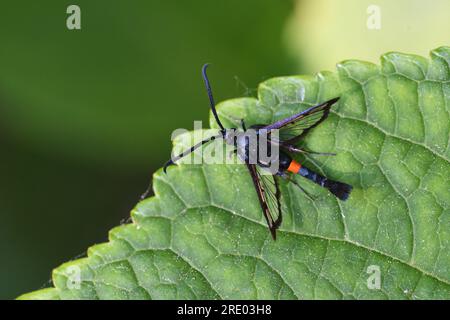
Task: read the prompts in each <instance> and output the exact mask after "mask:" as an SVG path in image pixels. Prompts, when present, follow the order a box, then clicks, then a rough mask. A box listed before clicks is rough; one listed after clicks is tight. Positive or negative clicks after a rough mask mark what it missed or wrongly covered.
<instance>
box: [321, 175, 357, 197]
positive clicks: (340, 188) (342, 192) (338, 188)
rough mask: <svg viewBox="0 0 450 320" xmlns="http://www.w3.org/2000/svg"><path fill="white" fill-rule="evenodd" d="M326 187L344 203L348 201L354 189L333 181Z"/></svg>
mask: <svg viewBox="0 0 450 320" xmlns="http://www.w3.org/2000/svg"><path fill="white" fill-rule="evenodd" d="M324 187H325V188H327V189H328V190H330V192H331V193H332V194H334V195H335V196H336V197H338V198H339V199H341V200H343V201H345V200H347V198H348V196H349V195H350V192H351V191H352V189H353V187H352V186H351V185H349V184H346V183H343V182H339V181H333V180H327V181H326V182H325V185H324Z"/></svg>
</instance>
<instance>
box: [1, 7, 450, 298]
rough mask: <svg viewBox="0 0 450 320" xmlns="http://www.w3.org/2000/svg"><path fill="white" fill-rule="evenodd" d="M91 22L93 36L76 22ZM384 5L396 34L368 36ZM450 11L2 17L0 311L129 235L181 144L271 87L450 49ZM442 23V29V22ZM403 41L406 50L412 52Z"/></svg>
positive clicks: (48, 10)
mask: <svg viewBox="0 0 450 320" xmlns="http://www.w3.org/2000/svg"><path fill="white" fill-rule="evenodd" d="M70 4H77V5H78V6H80V8H81V26H82V29H81V30H68V29H67V28H66V18H67V17H68V15H67V14H66V8H67V7H68V6H69V5H70ZM370 4H378V5H379V6H380V8H381V14H382V15H381V18H382V20H381V21H382V25H381V26H382V28H381V29H380V30H369V29H367V26H366V20H367V18H368V13H367V12H366V9H367V7H368V6H369V5H370ZM449 9H450V1H446V0H435V1H433V6H430V2H427V1H425V0H399V1H395V4H393V2H392V1H390V2H389V1H387V0H383V1H366V0H342V1H335V0H315V1H309V0H308V1H306V0H304V1H280V0H246V1H238V0H216V1H206V0H193V1H189V2H182V1H173V0H169V1H154V0H146V1H144V0H135V1H129V2H126V1H103V0H96V1H87V0H86V1H82V0H75V1H70V2H68V1H48V0H43V1H39V2H29V1H27V2H25V1H23V0H19V1H15V2H7V3H6V2H3V3H2V4H0V12H1V19H0V39H1V46H0V150H1V151H0V152H1V153H0V154H1V157H0V175H1V176H0V177H1V178H0V217H1V223H0V249H1V252H2V255H1V257H2V258H1V264H0V298H4V299H5V298H7V299H9V298H14V297H16V296H17V295H19V294H21V293H24V292H28V291H31V290H35V289H38V288H40V287H42V286H48V285H49V284H48V283H47V281H48V280H49V279H50V272H51V270H52V268H53V267H55V266H57V265H59V264H61V263H62V262H65V261H67V260H70V259H73V258H75V257H76V256H78V255H79V254H83V253H84V252H85V250H86V248H87V247H88V246H90V245H92V244H94V243H98V242H104V241H106V240H107V232H108V230H109V229H111V228H112V227H114V226H116V225H118V224H119V223H121V222H123V221H125V220H126V219H127V218H128V216H129V211H130V209H132V207H133V206H134V204H135V203H136V202H137V200H138V198H139V196H140V194H141V193H142V192H144V191H145V189H146V187H147V185H148V183H149V181H150V177H151V173H152V172H153V171H155V170H156V169H157V168H159V167H160V166H161V165H162V164H163V163H164V161H165V160H167V159H168V157H169V153H170V149H171V142H170V134H171V132H172V131H173V130H174V129H176V128H187V129H191V128H192V127H193V121H194V120H203V123H204V125H205V126H207V123H208V122H207V119H208V102H207V98H206V94H205V90H204V88H203V83H202V79H201V76H200V68H201V66H202V64H203V63H205V62H211V63H213V65H212V67H211V68H210V70H209V73H210V78H211V81H212V84H213V88H214V92H215V95H216V100H217V101H220V100H223V99H227V98H233V97H238V96H244V95H253V94H254V89H255V88H256V86H257V84H258V83H259V82H261V81H263V80H265V79H267V78H270V77H273V76H280V75H291V74H296V73H301V72H310V71H320V70H322V69H330V68H332V67H333V64H334V63H336V62H338V61H339V60H342V59H344V58H360V59H365V60H371V61H373V62H378V59H377V57H378V56H379V55H380V54H381V53H383V52H384V51H390V50H398V51H407V52H415V53H419V54H424V55H427V54H428V51H429V50H430V49H432V48H434V47H438V46H440V45H444V44H447V45H448V44H449V41H448V40H449V39H450V38H449V30H450V29H449V26H450V22H449V21H450V19H448V18H449V14H448V12H450V10H449ZM436 17H439V19H435V18H436ZM399 39H402V40H401V41H400V40H399Z"/></svg>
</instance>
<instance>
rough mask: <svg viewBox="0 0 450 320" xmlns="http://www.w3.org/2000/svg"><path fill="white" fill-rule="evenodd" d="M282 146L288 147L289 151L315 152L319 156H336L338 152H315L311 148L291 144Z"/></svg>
mask: <svg viewBox="0 0 450 320" xmlns="http://www.w3.org/2000/svg"><path fill="white" fill-rule="evenodd" d="M282 147H283V148H284V149H286V150H287V151H290V152H293V153H306V154H315V155H318V156H335V155H336V153H330V152H315V151H311V150H306V149H302V148H299V147H296V146H293V145H290V144H284V145H282Z"/></svg>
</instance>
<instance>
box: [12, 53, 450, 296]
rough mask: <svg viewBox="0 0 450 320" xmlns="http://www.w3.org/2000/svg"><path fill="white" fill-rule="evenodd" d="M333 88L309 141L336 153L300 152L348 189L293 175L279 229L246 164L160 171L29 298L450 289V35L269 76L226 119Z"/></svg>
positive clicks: (276, 109)
mask: <svg viewBox="0 0 450 320" xmlns="http://www.w3.org/2000/svg"><path fill="white" fill-rule="evenodd" d="M337 96H340V97H341V99H340V101H339V103H338V105H336V106H335V107H333V111H332V114H331V115H330V117H329V118H328V120H327V121H325V122H324V123H323V124H321V125H320V126H318V127H317V128H315V129H313V130H312V131H311V133H310V134H309V135H308V137H307V139H306V140H305V141H304V145H305V146H306V147H307V148H309V149H311V150H314V151H320V152H335V153H337V156H336V157H323V156H308V157H306V158H301V159H300V160H301V161H302V162H304V163H305V165H306V166H309V167H310V168H311V169H314V170H316V171H318V172H320V173H322V174H324V175H326V176H328V177H330V178H333V179H336V180H339V181H343V182H346V183H349V184H352V185H353V186H354V190H353V192H352V194H351V196H350V198H349V200H348V201H346V202H341V201H339V200H337V199H336V198H335V197H334V196H332V195H331V194H330V193H328V192H327V191H326V190H324V189H322V188H320V187H318V186H316V185H313V184H312V183H310V182H309V181H306V180H304V179H303V178H300V177H299V178H298V180H297V181H298V182H299V183H301V184H302V185H303V186H304V187H305V188H306V189H307V190H308V191H309V192H310V193H312V194H314V196H315V198H316V199H315V200H314V201H311V200H310V199H308V198H307V197H305V196H304V194H302V193H301V192H299V190H298V189H297V188H296V187H295V186H292V185H287V184H283V185H282V186H281V188H282V194H283V207H284V212H285V215H284V220H283V223H282V225H281V228H280V230H279V231H278V239H277V241H276V242H274V241H272V239H271V236H270V234H269V232H268V230H267V226H266V224H265V221H264V218H263V215H262V212H261V209H260V207H259V204H258V200H257V196H256V194H255V190H254V189H253V186H252V181H251V179H250V176H249V175H248V173H247V171H246V168H245V167H244V166H242V165H217V164H202V165H186V164H182V165H179V166H177V167H171V168H170V169H169V170H168V174H167V175H165V174H164V173H162V171H161V170H159V171H158V172H156V173H155V175H154V180H153V188H154V192H155V196H154V197H152V198H149V199H146V200H144V201H142V202H140V203H139V204H138V205H137V206H136V207H135V208H134V210H133V211H132V219H133V223H131V224H127V225H122V226H119V227H117V228H115V229H113V230H112V231H111V232H110V235H109V239H110V241H109V242H108V243H105V244H100V245H96V246H93V247H91V248H90V249H89V250H88V256H87V257H86V258H83V259H79V260H75V261H71V262H68V263H66V264H63V265H62V266H60V267H58V268H56V269H55V270H54V271H53V282H54V286H55V288H53V289H46V290H45V291H42V290H41V291H36V292H33V293H30V294H26V295H23V296H21V297H20V298H24V299H39V298H61V299H80V298H81V299H217V298H222V299H327V298H329V299H348V298H356V299H411V298H412V299H433V298H434V299H435V298H441V299H449V298H450V163H449V162H450V161H449V159H450V147H449V137H450V48H449V47H441V48H438V49H436V50H434V51H432V53H431V59H425V58H422V57H419V56H413V55H406V54H400V53H388V54H385V55H384V56H383V57H382V59H381V66H377V65H374V64H371V63H366V62H361V61H354V60H348V61H344V62H342V63H340V64H338V65H337V72H335V73H331V72H322V73H319V74H317V75H316V76H292V77H280V78H274V79H270V80H267V81H265V82H263V83H261V84H260V86H259V90H258V98H257V99H256V98H248V97H247V98H239V99H233V100H228V101H225V102H222V103H221V104H220V105H219V109H218V112H219V115H220V117H221V119H223V122H224V125H225V126H227V127H231V126H236V123H238V121H239V119H241V118H243V119H245V120H246V123H247V125H251V124H257V123H270V122H272V121H275V120H279V119H281V118H283V117H286V116H288V115H292V114H293V113H295V112H298V111H300V110H303V109H305V108H307V107H310V106H312V105H315V104H318V103H320V102H323V101H325V100H328V99H330V98H333V97H337ZM211 126H212V127H213V128H214V127H215V124H214V121H213V119H212V117H211ZM191 138H192V134H185V135H182V136H179V137H178V138H177V139H176V141H175V144H176V146H178V147H179V146H184V147H186V146H189V145H190V144H191ZM377 270H379V272H380V280H381V281H380V288H379V289H377V288H374V286H375V287H376V281H375V282H374V276H376V273H377ZM374 272H375V273H374ZM78 280H80V281H78Z"/></svg>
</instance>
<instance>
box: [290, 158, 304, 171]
mask: <svg viewBox="0 0 450 320" xmlns="http://www.w3.org/2000/svg"><path fill="white" fill-rule="evenodd" d="M301 167H302V165H301V164H300V163H298V162H297V161H295V160H292V161H291V163H290V164H289V168H288V169H287V171H289V172H292V173H298V172H299V171H300V168H301Z"/></svg>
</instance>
